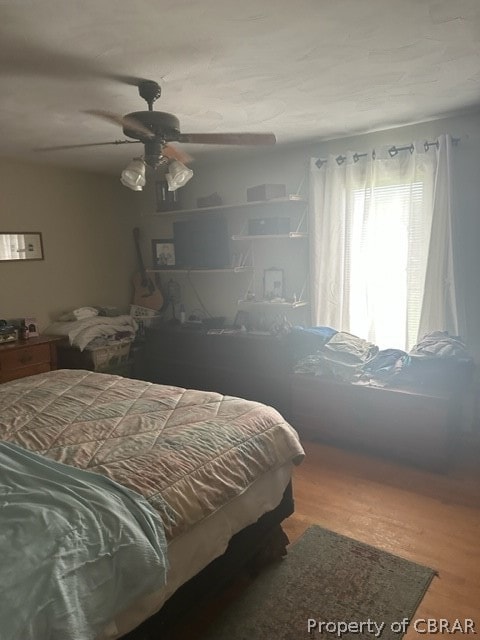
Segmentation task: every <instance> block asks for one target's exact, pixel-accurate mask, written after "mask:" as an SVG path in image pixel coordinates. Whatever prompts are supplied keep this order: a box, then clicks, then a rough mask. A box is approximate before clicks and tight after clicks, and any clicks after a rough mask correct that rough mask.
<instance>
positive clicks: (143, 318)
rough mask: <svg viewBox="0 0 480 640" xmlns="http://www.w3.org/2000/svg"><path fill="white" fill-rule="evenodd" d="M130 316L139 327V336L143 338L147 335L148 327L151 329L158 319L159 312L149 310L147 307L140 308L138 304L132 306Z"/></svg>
mask: <svg viewBox="0 0 480 640" xmlns="http://www.w3.org/2000/svg"><path fill="white" fill-rule="evenodd" d="M130 315H131V316H132V318H133V319H134V320H135V322H136V323H137V325H138V335H139V336H140V337H141V336H143V335H144V333H145V329H146V328H147V327H151V326H152V324H153V323H154V322H155V320H156V319H157V318H158V311H154V310H153V309H147V307H139V306H138V304H131V305H130Z"/></svg>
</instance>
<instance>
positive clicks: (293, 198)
mask: <svg viewBox="0 0 480 640" xmlns="http://www.w3.org/2000/svg"><path fill="white" fill-rule="evenodd" d="M296 202H298V203H299V204H304V205H305V204H306V203H307V201H306V200H305V198H302V197H301V196H297V195H289V196H285V197H283V198H272V199H271V200H255V201H253V202H237V203H233V204H218V205H215V206H213V207H193V208H191V209H172V210H170V211H154V212H152V213H146V214H144V215H147V216H165V215H177V214H186V213H207V212H209V211H228V210H229V209H249V208H254V207H259V206H268V205H278V204H283V203H290V204H294V203H296Z"/></svg>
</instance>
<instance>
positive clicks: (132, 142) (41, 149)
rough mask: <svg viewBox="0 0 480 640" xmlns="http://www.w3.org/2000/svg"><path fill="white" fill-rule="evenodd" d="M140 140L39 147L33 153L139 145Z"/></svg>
mask: <svg viewBox="0 0 480 640" xmlns="http://www.w3.org/2000/svg"><path fill="white" fill-rule="evenodd" d="M139 142H140V140H114V141H113V142H87V143H85V144H64V145H60V146H58V147H37V148H36V149H33V151H63V150H64V149H80V148H82V147H103V146H105V145H107V144H138V143H139Z"/></svg>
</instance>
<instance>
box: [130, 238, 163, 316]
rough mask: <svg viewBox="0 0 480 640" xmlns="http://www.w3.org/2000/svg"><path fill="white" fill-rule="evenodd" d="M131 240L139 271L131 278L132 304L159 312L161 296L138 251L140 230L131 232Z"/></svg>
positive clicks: (161, 301)
mask: <svg viewBox="0 0 480 640" xmlns="http://www.w3.org/2000/svg"><path fill="white" fill-rule="evenodd" d="M133 238H134V240H135V249H136V251H137V262H138V271H139V272H138V273H137V274H135V276H134V278H133V288H134V292H133V304H136V305H137V306H139V307H145V308H146V309H152V310H153V311H159V310H160V309H161V308H162V307H163V295H162V292H161V290H160V288H159V287H158V285H157V283H156V282H155V279H154V278H152V276H151V275H150V274H149V273H147V270H146V269H145V265H144V263H143V258H142V252H141V249H140V229H139V228H138V227H135V229H134V230H133Z"/></svg>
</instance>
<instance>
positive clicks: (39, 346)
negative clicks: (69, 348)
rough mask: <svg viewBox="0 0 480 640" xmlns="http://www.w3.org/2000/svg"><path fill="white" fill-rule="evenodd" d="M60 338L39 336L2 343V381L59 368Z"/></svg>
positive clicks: (0, 379)
mask: <svg viewBox="0 0 480 640" xmlns="http://www.w3.org/2000/svg"><path fill="white" fill-rule="evenodd" d="M57 342H58V338H52V337H48V336H39V337H36V338H29V339H28V340H23V341H22V340H18V341H17V342H9V343H8V344H1V345H0V383H2V382H8V381H9V380H16V379H17V378H24V377H26V376H33V375H35V374H36V373H44V372H45V371H51V370H52V369H56V368H57V349H56V343H57Z"/></svg>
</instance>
